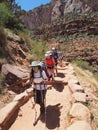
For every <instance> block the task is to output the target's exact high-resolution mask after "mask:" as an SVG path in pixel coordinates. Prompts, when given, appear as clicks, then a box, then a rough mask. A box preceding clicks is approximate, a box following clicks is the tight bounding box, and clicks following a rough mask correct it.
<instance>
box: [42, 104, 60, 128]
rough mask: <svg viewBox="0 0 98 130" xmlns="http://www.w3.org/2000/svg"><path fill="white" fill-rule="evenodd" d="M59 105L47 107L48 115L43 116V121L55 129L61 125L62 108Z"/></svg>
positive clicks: (48, 126)
mask: <svg viewBox="0 0 98 130" xmlns="http://www.w3.org/2000/svg"><path fill="white" fill-rule="evenodd" d="M59 105H60V104H57V105H54V106H51V105H49V106H47V108H46V116H45V114H43V116H42V117H41V119H40V120H41V121H42V122H43V123H46V127H47V128H48V129H55V128H57V127H59V126H60V109H59Z"/></svg>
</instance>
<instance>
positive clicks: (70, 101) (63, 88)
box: [0, 64, 97, 130]
mask: <svg viewBox="0 0 98 130" xmlns="http://www.w3.org/2000/svg"><path fill="white" fill-rule="evenodd" d="M55 81H62V82H67V84H66V85H62V84H55V85H49V86H48V87H49V88H50V89H48V90H47V94H46V113H45V114H43V115H41V116H40V117H39V115H40V111H39V110H40V107H39V105H36V106H35V109H32V102H33V97H32V98H30V97H29V98H27V96H28V94H27V91H28V90H26V91H25V92H24V93H25V96H24V94H23V93H21V94H19V95H17V98H16V99H14V100H13V102H14V103H16V102H17V104H18V109H19V111H18V114H17V116H16V117H15V118H14V121H13V123H12V124H11V125H10V127H9V128H8V127H4V125H5V126H6V124H7V121H10V120H11V118H12V117H10V118H9V113H10V112H11V113H13V115H14V114H15V111H14V108H13V109H12V111H11V110H9V111H10V112H7V111H8V109H7V111H6V109H4V108H3V109H1V111H0V126H1V130H8V129H9V130H91V129H92V125H91V124H90V123H91V121H92V120H93V119H91V112H90V110H89V108H88V107H86V106H85V105H84V104H82V103H85V104H86V103H89V102H90V101H91V97H89V95H87V93H85V90H84V88H83V87H82V86H81V85H80V83H79V80H78V77H77V75H76V73H75V71H74V69H73V67H72V65H70V64H68V65H66V66H65V67H62V68H61V67H60V66H59V67H58V74H57V76H56V77H55ZM30 89H31V91H32V88H30ZM24 97H25V98H24ZM24 99H25V101H26V102H25V103H21V102H24V101H22V100H24ZM27 99H28V100H27ZM15 105H16V104H15ZM16 106H17V105H16ZM19 106H20V107H19ZM4 111H6V113H8V114H6V116H4V115H2V113H3V112H4ZM2 116H3V120H2ZM35 121H36V123H35V124H34V122H35ZM7 125H8V124H7ZM94 130H97V128H96V129H94Z"/></svg>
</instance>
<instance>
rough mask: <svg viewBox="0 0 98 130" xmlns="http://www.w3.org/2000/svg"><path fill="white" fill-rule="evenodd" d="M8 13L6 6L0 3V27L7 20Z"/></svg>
mask: <svg viewBox="0 0 98 130" xmlns="http://www.w3.org/2000/svg"><path fill="white" fill-rule="evenodd" d="M9 16H10V11H9V9H8V8H7V6H6V4H4V3H0V25H5V24H6V23H7V21H8V19H9Z"/></svg>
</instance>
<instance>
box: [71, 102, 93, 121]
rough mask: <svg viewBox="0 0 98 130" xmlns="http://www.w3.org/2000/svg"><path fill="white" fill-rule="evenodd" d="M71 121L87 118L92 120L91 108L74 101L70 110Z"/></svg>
mask: <svg viewBox="0 0 98 130" xmlns="http://www.w3.org/2000/svg"><path fill="white" fill-rule="evenodd" d="M69 114H70V117H71V118H72V120H71V121H74V120H76V119H77V120H86V121H88V122H89V121H90V117H91V113H90V111H89V109H88V108H87V107H86V106H84V105H83V104H81V103H74V104H73V106H72V108H71V110H70V112H69Z"/></svg>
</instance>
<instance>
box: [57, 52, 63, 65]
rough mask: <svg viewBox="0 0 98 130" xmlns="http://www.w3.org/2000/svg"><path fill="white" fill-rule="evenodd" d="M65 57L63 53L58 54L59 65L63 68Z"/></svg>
mask: <svg viewBox="0 0 98 130" xmlns="http://www.w3.org/2000/svg"><path fill="white" fill-rule="evenodd" d="M63 57H64V55H63V53H62V52H58V63H59V65H60V66H61V67H62V66H63V62H62V61H63Z"/></svg>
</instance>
